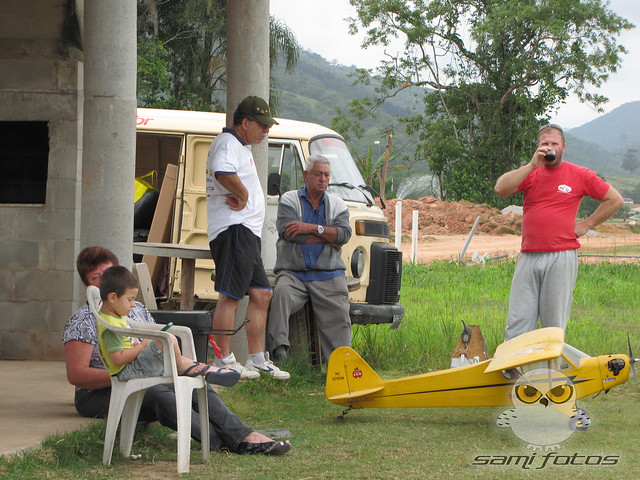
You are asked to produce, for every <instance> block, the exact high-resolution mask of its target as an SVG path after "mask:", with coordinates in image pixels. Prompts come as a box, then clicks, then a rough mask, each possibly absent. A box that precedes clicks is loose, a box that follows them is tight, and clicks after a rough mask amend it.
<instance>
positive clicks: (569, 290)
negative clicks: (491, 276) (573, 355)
mask: <svg viewBox="0 0 640 480" xmlns="http://www.w3.org/2000/svg"><path fill="white" fill-rule="evenodd" d="M577 276H578V252H577V250H563V251H560V252H524V253H521V254H520V257H519V258H518V263H517V265H516V270H515V272H514V274H513V279H512V281H511V293H510V295H509V316H508V318H507V327H506V329H505V332H504V339H505V340H509V339H511V338H513V337H516V336H518V335H521V334H523V333H526V332H530V331H532V330H535V328H536V326H537V324H538V317H539V318H540V325H541V326H542V327H561V328H563V329H564V328H566V326H567V321H568V320H569V314H570V313H571V303H572V301H573V289H574V287H575V285H576V278H577Z"/></svg>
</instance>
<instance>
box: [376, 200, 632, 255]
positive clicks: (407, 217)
mask: <svg viewBox="0 0 640 480" xmlns="http://www.w3.org/2000/svg"><path fill="white" fill-rule="evenodd" d="M397 202H398V200H395V199H394V200H388V201H387V202H386V205H387V208H386V209H385V210H384V212H385V215H386V218H387V221H388V222H389V225H390V226H391V231H392V232H393V231H395V215H396V203H397ZM414 210H417V211H418V239H417V245H416V247H415V248H416V256H417V261H418V262H429V261H433V260H457V259H458V257H459V255H460V253H461V251H462V249H463V248H464V245H465V242H466V241H467V238H468V235H469V233H470V232H471V229H472V228H473V225H474V223H475V221H476V218H477V217H478V216H480V222H479V223H478V227H477V228H476V231H475V234H474V236H473V237H472V238H471V241H470V242H469V244H468V245H467V248H466V252H465V255H464V259H465V260H471V257H472V256H474V254H477V255H476V256H480V257H482V256H485V257H488V258H498V257H500V258H508V257H512V258H515V257H516V256H517V255H518V253H519V252H520V242H521V237H520V234H521V227H522V216H521V215H519V214H517V213H508V214H502V212H501V211H500V210H498V209H497V208H494V207H490V206H488V205H484V204H480V205H478V204H473V203H470V202H466V201H461V202H442V201H439V200H437V199H436V198H434V197H424V198H421V199H419V200H402V234H403V235H402V252H403V257H404V260H405V261H410V259H411V251H412V243H411V231H412V218H413V213H412V212H413V211H414ZM580 243H581V245H582V248H581V249H580V251H579V252H580V253H581V254H589V253H594V254H595V253H597V252H606V251H608V250H611V249H625V248H626V247H630V246H636V245H640V235H638V234H634V233H633V232H632V231H631V229H630V227H629V226H628V225H626V224H624V223H620V224H604V225H600V226H599V227H597V228H596V229H595V232H591V233H590V234H589V235H586V236H584V237H582V238H581V239H580ZM582 258H583V259H584V257H582ZM584 260H585V261H586V259H584ZM629 260H630V261H634V259H629Z"/></svg>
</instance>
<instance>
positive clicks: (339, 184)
mask: <svg viewBox="0 0 640 480" xmlns="http://www.w3.org/2000/svg"><path fill="white" fill-rule="evenodd" d="M309 153H310V154H311V155H323V156H325V157H327V158H328V159H329V162H330V163H331V180H330V186H329V188H328V191H329V192H331V193H333V194H334V195H337V196H339V197H340V198H342V199H343V200H349V201H352V202H360V203H366V204H369V205H372V204H373V197H372V196H371V194H370V193H369V192H368V191H367V190H366V187H365V183H364V179H363V178H362V175H361V174H360V172H359V171H358V167H356V164H355V162H354V161H353V158H352V157H351V153H349V148H348V147H347V144H346V143H344V140H342V139H341V138H338V137H315V138H312V139H311V140H310V141H309Z"/></svg>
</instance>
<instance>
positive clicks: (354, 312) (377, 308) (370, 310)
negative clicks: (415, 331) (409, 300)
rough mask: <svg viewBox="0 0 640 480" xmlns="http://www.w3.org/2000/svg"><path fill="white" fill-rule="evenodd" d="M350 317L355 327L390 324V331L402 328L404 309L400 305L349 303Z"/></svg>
mask: <svg viewBox="0 0 640 480" xmlns="http://www.w3.org/2000/svg"><path fill="white" fill-rule="evenodd" d="M349 316H350V317H351V323H352V324H355V325H371V324H380V323H390V324H391V326H390V327H389V329H390V330H395V329H396V328H398V327H399V326H400V322H402V318H403V317H404V307H403V306H402V305H400V304H399V303H396V304H395V305H372V304H369V303H354V302H349Z"/></svg>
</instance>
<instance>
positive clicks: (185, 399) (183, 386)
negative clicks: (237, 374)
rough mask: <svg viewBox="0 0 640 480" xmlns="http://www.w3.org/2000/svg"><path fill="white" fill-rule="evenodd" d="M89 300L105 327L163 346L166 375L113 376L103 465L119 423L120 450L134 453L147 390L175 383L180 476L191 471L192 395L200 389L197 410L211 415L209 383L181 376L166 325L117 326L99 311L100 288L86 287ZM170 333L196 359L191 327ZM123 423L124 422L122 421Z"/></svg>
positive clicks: (205, 436) (204, 441)
mask: <svg viewBox="0 0 640 480" xmlns="http://www.w3.org/2000/svg"><path fill="white" fill-rule="evenodd" d="M87 300H88V302H89V306H90V307H91V311H92V312H93V316H94V318H95V320H96V325H97V322H100V323H101V324H102V325H104V327H105V328H107V329H108V330H111V331H112V332H115V333H118V334H120V335H126V336H127V337H131V336H133V337H140V338H149V339H152V340H157V341H160V342H161V343H162V350H163V352H164V374H163V376H161V377H149V378H139V379H133V380H128V381H125V382H122V381H120V380H118V379H117V378H116V377H115V376H112V377H111V399H110V401H109V414H108V416H107V431H106V433H105V439H104V453H103V456H102V463H104V464H105V465H108V464H110V463H111V455H112V453H113V444H114V443H115V439H116V431H117V430H118V424H119V423H120V451H121V452H122V454H123V455H124V456H125V457H128V456H129V455H130V454H131V445H132V444H133V434H134V433H135V428H136V422H137V420H138V414H139V413H140V406H141V405H142V399H143V397H144V394H145V393H146V391H147V390H148V389H149V388H150V387H153V386H155V385H162V384H173V385H174V389H175V394H176V411H177V416H178V473H185V472H188V471H189V461H190V452H191V396H192V391H193V389H194V388H195V389H197V393H198V407H199V411H200V412H208V411H209V408H208V406H209V404H208V399H207V383H206V381H205V379H204V377H203V376H201V375H199V376H197V377H186V376H180V375H178V371H177V367H176V358H175V353H174V351H173V347H172V341H171V337H170V336H169V334H168V333H167V332H163V331H161V329H162V327H163V326H164V325H161V324H148V323H142V322H137V321H134V320H131V319H127V321H128V323H129V326H130V327H131V328H123V327H115V326H113V325H110V324H108V323H107V322H105V321H104V320H103V319H102V318H101V317H100V315H99V314H98V312H99V311H100V307H101V306H102V301H101V299H100V290H99V289H98V288H97V287H94V286H89V287H88V288H87ZM171 333H173V334H174V335H175V336H177V337H178V338H180V340H181V343H182V352H183V355H184V356H186V357H189V358H193V359H195V358H196V356H195V347H194V344H193V336H192V334H191V330H190V329H189V328H188V327H182V326H172V327H171ZM121 420H122V421H121ZM200 431H201V437H202V438H201V447H202V459H203V460H205V461H207V460H209V458H210V451H209V415H208V414H206V413H203V414H201V415H200Z"/></svg>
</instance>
